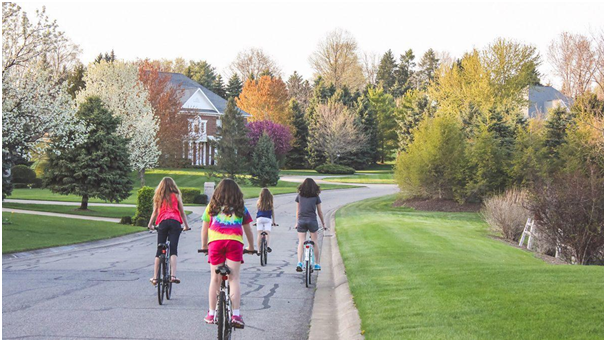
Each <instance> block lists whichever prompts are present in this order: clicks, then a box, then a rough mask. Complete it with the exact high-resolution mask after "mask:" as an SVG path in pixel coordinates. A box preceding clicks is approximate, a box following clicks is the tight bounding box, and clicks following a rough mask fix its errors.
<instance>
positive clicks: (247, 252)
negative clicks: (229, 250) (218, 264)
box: [198, 249, 257, 254]
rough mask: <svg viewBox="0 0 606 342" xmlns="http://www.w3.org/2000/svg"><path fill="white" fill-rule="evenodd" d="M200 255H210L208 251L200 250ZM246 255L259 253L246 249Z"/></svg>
mask: <svg viewBox="0 0 606 342" xmlns="http://www.w3.org/2000/svg"><path fill="white" fill-rule="evenodd" d="M198 253H204V254H208V249H198ZM244 254H257V251H256V250H254V249H253V250H248V249H245V250H244Z"/></svg>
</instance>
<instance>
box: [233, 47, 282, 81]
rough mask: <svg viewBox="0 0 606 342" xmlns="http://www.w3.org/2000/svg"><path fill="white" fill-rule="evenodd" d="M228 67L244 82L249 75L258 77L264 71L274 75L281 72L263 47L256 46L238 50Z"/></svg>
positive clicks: (254, 77)
mask: <svg viewBox="0 0 606 342" xmlns="http://www.w3.org/2000/svg"><path fill="white" fill-rule="evenodd" d="M229 68H230V70H231V72H232V73H234V74H237V75H238V76H240V80H241V81H242V82H246V80H247V79H249V78H251V76H252V78H253V79H258V78H259V77H260V76H261V74H262V73H264V72H269V73H270V74H271V75H273V76H274V77H279V76H280V75H281V74H282V71H281V70H280V68H279V67H278V64H277V63H276V62H275V61H274V60H273V59H272V58H271V57H269V56H268V55H267V54H266V53H265V52H264V51H263V49H258V48H251V49H247V50H242V51H240V52H238V55H237V56H236V59H235V60H234V61H233V62H232V63H231V65H230V66H229Z"/></svg>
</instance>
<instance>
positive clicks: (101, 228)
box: [2, 212, 146, 254]
mask: <svg viewBox="0 0 606 342" xmlns="http://www.w3.org/2000/svg"><path fill="white" fill-rule="evenodd" d="M2 214H3V215H2V254H5V253H15V252H23V251H28V250H33V249H40V248H48V247H57V246H65V245H72V244H76V243H82V242H89V241H96V240H102V239H109V238H114V237H118V236H122V235H126V234H131V233H136V232H141V231H144V230H146V228H145V227H136V226H131V225H124V224H118V223H111V222H102V221H88V220H81V219H70V218H64V217H50V216H46V217H44V218H43V219H42V217H41V216H38V215H28V214H18V213H14V214H12V213H8V212H3V213H2ZM7 221H10V223H8V222H7Z"/></svg>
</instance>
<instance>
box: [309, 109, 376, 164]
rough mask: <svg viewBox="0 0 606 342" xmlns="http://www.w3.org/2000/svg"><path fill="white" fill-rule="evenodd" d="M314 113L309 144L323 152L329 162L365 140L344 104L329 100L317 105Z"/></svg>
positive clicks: (352, 149)
mask: <svg viewBox="0 0 606 342" xmlns="http://www.w3.org/2000/svg"><path fill="white" fill-rule="evenodd" d="M316 115H317V118H316V121H315V122H314V123H313V124H312V126H311V127H310V130H309V145H312V146H314V147H315V148H316V149H318V150H319V151H321V152H323V153H324V154H325V155H326V158H328V161H329V162H330V163H331V164H335V163H336V161H337V159H338V158H339V156H340V155H341V154H342V153H347V152H353V151H356V150H357V149H358V148H359V147H360V145H363V144H364V143H365V142H366V136H364V134H363V133H362V132H361V130H360V128H359V127H358V125H357V124H356V120H355V116H354V115H353V113H352V112H351V110H350V109H349V108H347V107H346V106H345V105H343V104H341V103H338V102H335V101H329V102H328V103H326V104H321V105H319V106H318V108H317V113H316Z"/></svg>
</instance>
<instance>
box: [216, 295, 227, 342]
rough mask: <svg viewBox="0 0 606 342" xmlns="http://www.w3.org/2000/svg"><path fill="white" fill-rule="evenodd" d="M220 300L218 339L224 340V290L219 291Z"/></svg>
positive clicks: (218, 306)
mask: <svg viewBox="0 0 606 342" xmlns="http://www.w3.org/2000/svg"><path fill="white" fill-rule="evenodd" d="M218 297H219V301H218V305H217V308H218V310H217V339H218V340H224V338H223V333H224V324H225V321H224V319H225V298H224V296H223V292H219V296H218Z"/></svg>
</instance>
